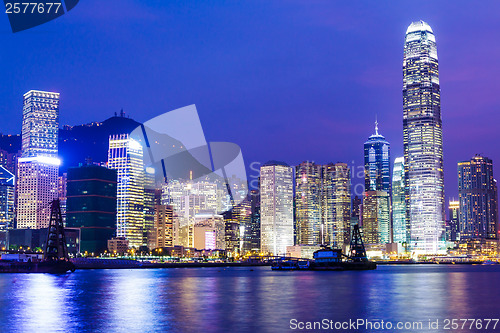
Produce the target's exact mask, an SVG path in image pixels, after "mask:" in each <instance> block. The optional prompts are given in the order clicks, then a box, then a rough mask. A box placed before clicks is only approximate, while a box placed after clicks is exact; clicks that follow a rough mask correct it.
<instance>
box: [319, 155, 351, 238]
mask: <svg viewBox="0 0 500 333" xmlns="http://www.w3.org/2000/svg"><path fill="white" fill-rule="evenodd" d="M322 192H323V193H322V196H323V198H322V201H323V202H322V215H323V228H322V229H323V242H322V244H325V245H328V246H331V247H334V248H343V247H345V246H347V245H349V242H350V238H351V170H350V168H349V166H348V165H347V164H346V163H335V164H333V163H330V164H327V165H324V166H323V190H322Z"/></svg>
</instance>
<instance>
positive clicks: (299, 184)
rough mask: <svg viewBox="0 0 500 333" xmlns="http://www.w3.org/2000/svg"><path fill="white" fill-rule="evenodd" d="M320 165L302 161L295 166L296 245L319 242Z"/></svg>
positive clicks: (320, 219)
mask: <svg viewBox="0 0 500 333" xmlns="http://www.w3.org/2000/svg"><path fill="white" fill-rule="evenodd" d="M321 174H322V166H321V165H316V164H315V163H314V162H309V161H307V162H302V163H301V164H299V165H297V166H296V167H295V228H296V230H295V233H296V237H297V244H298V245H317V244H321V243H322V241H321V222H322V218H321V203H322V200H321V199H322V198H321V196H322V187H323V186H322V177H321Z"/></svg>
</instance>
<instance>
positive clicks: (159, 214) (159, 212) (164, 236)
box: [151, 205, 174, 248]
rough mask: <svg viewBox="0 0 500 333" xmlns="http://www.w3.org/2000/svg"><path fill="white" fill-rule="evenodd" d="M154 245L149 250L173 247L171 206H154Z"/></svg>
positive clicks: (172, 214) (172, 213) (172, 211)
mask: <svg viewBox="0 0 500 333" xmlns="http://www.w3.org/2000/svg"><path fill="white" fill-rule="evenodd" d="M153 234H154V244H151V248H162V247H171V246H174V209H173V207H172V206H171V205H155V206H154V232H153Z"/></svg>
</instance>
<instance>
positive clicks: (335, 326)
mask: <svg viewBox="0 0 500 333" xmlns="http://www.w3.org/2000/svg"><path fill="white" fill-rule="evenodd" d="M498 321H499V319H498V318H495V319H491V318H476V319H471V318H468V319H466V318H445V319H427V320H422V321H394V320H383V319H362V318H358V319H348V320H344V321H336V320H331V319H326V318H325V319H322V320H319V321H300V320H298V319H290V326H289V328H290V329H291V330H297V331H309V330H314V331H318V330H324V331H340V332H345V331H358V330H362V331H367V330H368V331H370V332H371V331H379V330H380V331H385V330H396V331H397V330H405V331H408V330H409V331H412V332H416V331H424V330H425V331H429V330H430V331H433V330H436V331H450V332H454V331H456V330H459V329H460V330H469V331H471V332H477V331H483V330H484V331H486V332H491V331H495V330H497V329H500V326H499V325H498Z"/></svg>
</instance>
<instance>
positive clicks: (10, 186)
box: [0, 165, 15, 230]
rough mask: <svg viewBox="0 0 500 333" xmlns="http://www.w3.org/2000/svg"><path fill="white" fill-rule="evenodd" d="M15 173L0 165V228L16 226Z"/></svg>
mask: <svg viewBox="0 0 500 333" xmlns="http://www.w3.org/2000/svg"><path fill="white" fill-rule="evenodd" d="M14 178H15V177H14V175H13V174H12V173H11V172H10V171H9V170H7V169H6V168H4V167H3V166H1V165H0V230H5V229H10V228H12V227H13V226H14V183H15V179H14Z"/></svg>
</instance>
